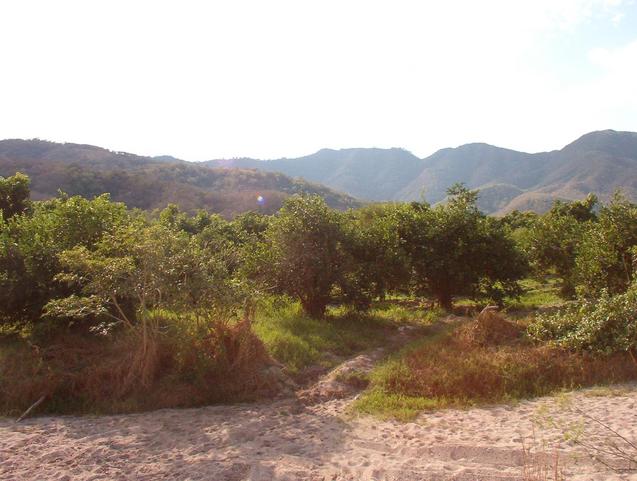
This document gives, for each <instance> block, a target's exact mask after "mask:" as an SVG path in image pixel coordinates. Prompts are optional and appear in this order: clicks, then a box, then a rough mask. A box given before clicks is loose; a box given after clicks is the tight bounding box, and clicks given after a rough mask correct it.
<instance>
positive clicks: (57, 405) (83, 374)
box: [0, 320, 275, 415]
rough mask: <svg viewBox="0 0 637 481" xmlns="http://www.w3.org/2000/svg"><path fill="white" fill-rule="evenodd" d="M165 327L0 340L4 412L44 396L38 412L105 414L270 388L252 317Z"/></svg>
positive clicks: (188, 403)
mask: <svg viewBox="0 0 637 481" xmlns="http://www.w3.org/2000/svg"><path fill="white" fill-rule="evenodd" d="M167 326H168V327H169V328H166V327H167ZM163 327H164V329H162V330H161V334H160V331H159V330H149V332H147V333H146V334H147V335H146V336H143V337H142V336H139V335H136V334H133V333H131V332H128V333H120V334H119V335H117V336H114V337H112V338H96V337H88V336H81V335H69V334H66V335H64V336H60V337H59V338H58V339H55V340H52V341H51V342H50V343H49V344H48V346H47V347H46V348H39V347H37V346H34V345H29V344H27V343H26V342H21V343H17V342H15V341H14V342H12V343H11V344H10V345H5V346H0V378H1V379H2V383H3V389H2V390H1V391H0V413H2V414H5V415H18V414H20V413H21V412H23V411H24V410H25V409H26V408H27V407H29V406H30V405H31V404H32V403H33V402H34V401H35V400H37V399H39V398H40V397H41V396H43V395H44V396H46V399H45V401H44V402H43V403H42V405H41V406H40V407H39V408H38V411H39V412H54V413H69V412H74V413H77V412H93V413H107V412H127V411H136V410H144V409H156V408H163V407H187V406H197V405H202V404H209V403H214V402H221V401H235V400H247V399H251V398H253V397H254V396H257V395H267V394H272V393H273V392H272V391H273V389H274V388H275V386H272V384H271V382H272V381H271V380H270V379H267V377H266V376H264V374H263V372H264V369H263V368H264V366H265V365H266V364H267V363H268V362H269V358H268V356H267V354H266V352H265V349H264V347H263V345H262V343H261V342H260V341H259V339H258V338H257V337H256V336H255V335H254V333H253V332H252V329H251V326H250V323H249V321H240V322H211V323H209V324H207V325H206V326H205V327H200V328H199V329H193V330H190V331H189V330H188V329H184V328H183V326H181V327H179V328H175V327H176V326H175V324H174V320H171V321H170V322H165V323H164V326H163ZM228 373H232V375H231V376H229V375H228Z"/></svg>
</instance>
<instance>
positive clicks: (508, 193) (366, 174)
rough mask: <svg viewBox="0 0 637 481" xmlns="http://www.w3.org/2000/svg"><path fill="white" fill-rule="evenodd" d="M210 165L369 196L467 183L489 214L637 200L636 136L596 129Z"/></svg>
mask: <svg viewBox="0 0 637 481" xmlns="http://www.w3.org/2000/svg"><path fill="white" fill-rule="evenodd" d="M207 165H214V166H221V165H223V166H227V167H242V168H245V167H249V168H256V169H260V170H264V171H279V172H282V173H284V174H287V175H291V176H295V177H302V178H304V179H307V180H310V181H314V182H320V183H322V184H324V185H326V186H328V187H331V188H335V189H339V190H342V191H344V192H347V193H349V194H351V195H354V196H356V197H358V198H361V199H366V200H419V199H421V198H422V197H423V196H424V198H425V199H426V200H427V201H428V202H431V203H436V202H439V201H441V200H443V199H444V198H445V195H446V190H447V188H448V187H449V186H450V185H452V184H454V183H455V182H464V183H465V184H467V185H468V186H469V187H470V188H472V189H480V190H481V196H480V206H481V208H482V209H484V210H485V212H489V213H505V212H508V211H510V210H513V209H521V210H538V211H543V210H546V209H547V208H548V207H549V206H550V205H551V203H552V201H553V200H554V199H557V198H564V199H576V198H581V197H583V196H585V195H586V194H588V193H589V192H594V193H596V194H597V195H599V196H600V198H602V199H607V198H608V197H609V196H610V195H612V193H613V192H614V191H615V190H616V189H617V188H621V189H623V190H624V192H625V193H626V194H627V195H629V196H630V197H632V198H637V133H633V132H616V131H613V130H605V131H598V132H591V133H589V134H586V135H584V136H582V137H581V138H579V139H577V140H576V141H574V142H573V143H571V144H569V145H567V146H566V147H564V148H563V149H561V150H556V151H552V152H540V153H535V154H529V153H525V152H517V151H515V150H510V149H504V148H500V147H495V146H492V145H488V144H484V143H473V144H466V145H462V146H460V147H457V148H445V149H441V150H439V151H437V152H436V153H434V154H433V155H431V156H429V157H427V158H425V159H418V158H417V157H416V156H414V155H412V154H411V153H409V152H407V151H405V150H402V149H342V150H328V149H324V150H320V151H319V152H317V153H315V154H312V155H309V156H306V157H300V158H297V159H278V160H268V161H259V160H254V159H233V160H216V161H209V162H207Z"/></svg>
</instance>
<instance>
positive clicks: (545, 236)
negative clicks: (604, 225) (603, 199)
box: [520, 195, 597, 298]
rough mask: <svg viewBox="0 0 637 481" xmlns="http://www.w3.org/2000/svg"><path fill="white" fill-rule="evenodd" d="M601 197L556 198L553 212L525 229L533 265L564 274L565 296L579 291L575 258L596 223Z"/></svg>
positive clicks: (525, 244)
mask: <svg viewBox="0 0 637 481" xmlns="http://www.w3.org/2000/svg"><path fill="white" fill-rule="evenodd" d="M596 203H597V197H595V196H594V195H589V196H588V197H587V198H586V199H585V200H584V201H579V202H563V201H559V200H558V201H555V203H554V204H553V207H552V208H551V210H550V211H549V212H547V213H546V214H544V215H542V216H540V217H539V218H538V219H537V220H536V222H534V223H533V224H532V226H531V227H528V228H527V229H525V231H524V233H523V234H522V235H521V236H520V237H521V244H522V245H523V249H524V251H525V253H526V255H527V256H528V259H529V261H530V263H531V266H532V267H533V269H534V270H535V272H536V273H538V274H546V273H549V272H555V274H557V276H558V277H560V279H561V282H562V285H561V295H562V296H563V297H566V298H569V297H573V295H574V294H575V284H576V280H575V258H576V255H577V249H578V246H579V244H580V241H581V240H582V237H583V235H584V233H585V232H586V230H587V229H588V227H589V225H591V223H593V222H594V220H595V218H596V215H595V213H594V210H593V209H594V208H595V205H596Z"/></svg>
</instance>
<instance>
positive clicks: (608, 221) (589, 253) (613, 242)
mask: <svg viewBox="0 0 637 481" xmlns="http://www.w3.org/2000/svg"><path fill="white" fill-rule="evenodd" d="M635 246H637V205H635V204H633V203H631V202H629V201H628V200H627V199H626V198H625V197H624V196H623V195H622V194H621V193H619V192H618V193H616V194H615V196H614V197H613V199H612V200H611V202H610V203H609V204H608V205H606V206H603V207H602V208H601V210H600V212H599V216H598V221H597V222H595V223H593V224H591V225H590V227H589V229H587V231H586V232H585V233H584V234H583V236H582V240H581V242H580V243H579V246H578V249H577V256H576V259H575V263H576V266H577V269H576V273H577V280H578V283H579V284H580V286H579V289H580V291H581V293H582V294H584V295H585V296H587V297H597V296H598V294H599V292H600V291H601V290H602V289H606V290H607V291H608V293H609V294H611V295H613V294H619V293H622V292H625V291H626V289H627V288H628V286H629V285H630V284H631V282H632V281H633V278H634V272H635V271H634V262H635V257H634V254H635V251H634V249H635Z"/></svg>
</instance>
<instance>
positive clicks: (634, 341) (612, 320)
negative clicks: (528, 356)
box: [528, 283, 637, 354]
mask: <svg viewBox="0 0 637 481" xmlns="http://www.w3.org/2000/svg"><path fill="white" fill-rule="evenodd" d="M528 332H529V335H530V336H531V337H532V338H533V339H536V340H538V341H552V342H553V343H554V344H556V345H558V346H561V347H564V348H567V349H573V350H588V351H594V352H599V353H606V354H608V353H614V352H620V351H633V350H635V348H636V347H637V284H634V283H633V285H632V286H631V288H630V289H629V290H628V291H627V292H625V293H624V294H619V295H616V296H611V295H610V294H609V293H608V291H606V290H602V291H601V293H600V297H599V298H598V299H583V300H581V301H579V302H578V303H575V304H572V305H569V306H567V307H566V308H564V309H562V310H561V311H559V312H557V313H555V314H552V315H544V316H539V317H538V318H537V320H536V321H535V322H533V323H532V324H531V325H530V326H529V327H528Z"/></svg>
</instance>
